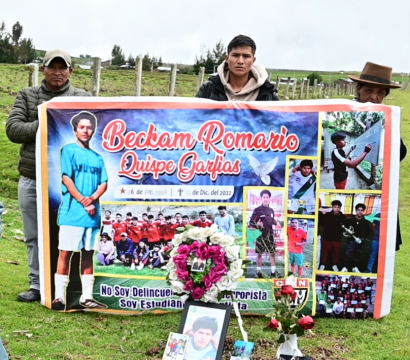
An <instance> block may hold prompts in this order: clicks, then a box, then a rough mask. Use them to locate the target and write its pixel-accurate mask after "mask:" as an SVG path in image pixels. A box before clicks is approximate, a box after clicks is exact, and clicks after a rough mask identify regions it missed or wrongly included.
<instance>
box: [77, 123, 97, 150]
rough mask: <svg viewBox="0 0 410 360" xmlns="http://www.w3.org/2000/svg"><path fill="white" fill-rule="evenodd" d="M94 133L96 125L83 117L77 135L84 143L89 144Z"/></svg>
mask: <svg viewBox="0 0 410 360" xmlns="http://www.w3.org/2000/svg"><path fill="white" fill-rule="evenodd" d="M93 133H94V125H93V123H92V122H91V121H90V120H87V119H82V120H80V122H79V123H78V125H77V130H76V131H75V135H76V136H77V139H78V141H80V142H81V143H82V144H85V145H88V143H89V142H90V140H91V138H92V137H93Z"/></svg>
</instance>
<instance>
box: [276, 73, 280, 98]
mask: <svg viewBox="0 0 410 360" xmlns="http://www.w3.org/2000/svg"><path fill="white" fill-rule="evenodd" d="M279 85H280V77H279V75H278V77H277V78H276V90H278V94H279Z"/></svg>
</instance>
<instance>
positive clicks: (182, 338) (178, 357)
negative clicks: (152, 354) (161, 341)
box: [162, 333, 189, 360]
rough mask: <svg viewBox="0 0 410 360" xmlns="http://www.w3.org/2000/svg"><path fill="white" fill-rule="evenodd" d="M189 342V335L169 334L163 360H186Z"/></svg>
mask: <svg viewBox="0 0 410 360" xmlns="http://www.w3.org/2000/svg"><path fill="white" fill-rule="evenodd" d="M188 341H189V336H188V335H182V334H178V333H169V337H168V341H167V345H166V346H165V352H164V356H163V357H162V360H184V357H185V350H186V346H187V344H188Z"/></svg>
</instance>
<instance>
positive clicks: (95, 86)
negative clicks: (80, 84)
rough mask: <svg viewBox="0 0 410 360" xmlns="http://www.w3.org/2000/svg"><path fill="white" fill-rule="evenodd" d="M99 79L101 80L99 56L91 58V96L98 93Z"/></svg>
mask: <svg viewBox="0 0 410 360" xmlns="http://www.w3.org/2000/svg"><path fill="white" fill-rule="evenodd" d="M100 81H101V59H100V58H99V57H95V58H93V91H92V94H93V96H99V95H100Z"/></svg>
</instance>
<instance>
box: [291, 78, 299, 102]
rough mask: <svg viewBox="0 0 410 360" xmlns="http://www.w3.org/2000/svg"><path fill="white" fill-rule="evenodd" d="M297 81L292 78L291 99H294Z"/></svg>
mask: <svg viewBox="0 0 410 360" xmlns="http://www.w3.org/2000/svg"><path fill="white" fill-rule="evenodd" d="M297 83H298V81H297V79H296V78H295V79H293V90H292V100H295V93H296V85H297Z"/></svg>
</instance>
